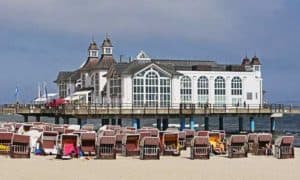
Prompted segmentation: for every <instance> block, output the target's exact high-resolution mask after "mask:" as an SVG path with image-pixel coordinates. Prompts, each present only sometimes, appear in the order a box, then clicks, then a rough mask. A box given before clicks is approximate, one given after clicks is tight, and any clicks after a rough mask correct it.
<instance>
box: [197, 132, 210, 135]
mask: <svg viewBox="0 0 300 180" xmlns="http://www.w3.org/2000/svg"><path fill="white" fill-rule="evenodd" d="M208 134H209V131H197V132H196V136H208Z"/></svg>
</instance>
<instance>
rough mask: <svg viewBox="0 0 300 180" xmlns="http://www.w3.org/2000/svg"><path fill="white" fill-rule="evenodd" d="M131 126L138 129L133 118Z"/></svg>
mask: <svg viewBox="0 0 300 180" xmlns="http://www.w3.org/2000/svg"><path fill="white" fill-rule="evenodd" d="M131 126H132V127H134V128H135V129H137V128H138V122H137V119H135V118H133V119H132V120H131Z"/></svg>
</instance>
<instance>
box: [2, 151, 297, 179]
mask: <svg viewBox="0 0 300 180" xmlns="http://www.w3.org/2000/svg"><path fill="white" fill-rule="evenodd" d="M295 153H296V157H295V158H294V159H285V160H278V159H276V158H275V157H273V156H269V157H266V156H252V155H249V157H248V158H240V159H228V158H227V157H226V156H213V157H211V159H209V160H190V159H188V157H189V150H187V151H183V152H182V154H181V156H180V157H165V156H162V157H161V159H160V160H145V161H141V160H139V159H138V157H122V156H118V157H117V160H94V159H91V160H86V159H73V160H57V159H55V158H54V157H53V156H32V157H31V159H10V158H8V157H4V156H1V157H0V180H27V179H28V180H48V179H49V180H50V179H51V180H60V179H62V180H89V179H103V180H110V179H116V180H118V179H129V180H134V179H139V180H142V179H146V180H148V179H149V180H155V179H163V180H168V179H170V180H171V179H172V180H173V179H182V180H183V179H189V180H190V179H198V180H201V179H205V180H210V179H212V180H213V179H214V180H215V179H222V180H269V179H270V180H271V179H272V180H277V179H278V180H298V179H300V148H297V149H296V150H295Z"/></svg>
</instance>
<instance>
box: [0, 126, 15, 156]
mask: <svg viewBox="0 0 300 180" xmlns="http://www.w3.org/2000/svg"><path fill="white" fill-rule="evenodd" d="M12 138H13V133H12V132H8V131H7V132H0V154H1V155H9V152H10V147H11V145H12Z"/></svg>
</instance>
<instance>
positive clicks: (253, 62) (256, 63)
mask: <svg viewBox="0 0 300 180" xmlns="http://www.w3.org/2000/svg"><path fill="white" fill-rule="evenodd" d="M251 64H252V65H261V64H260V61H259V58H258V57H257V56H256V55H255V56H254V57H253V58H252V61H251Z"/></svg>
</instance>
